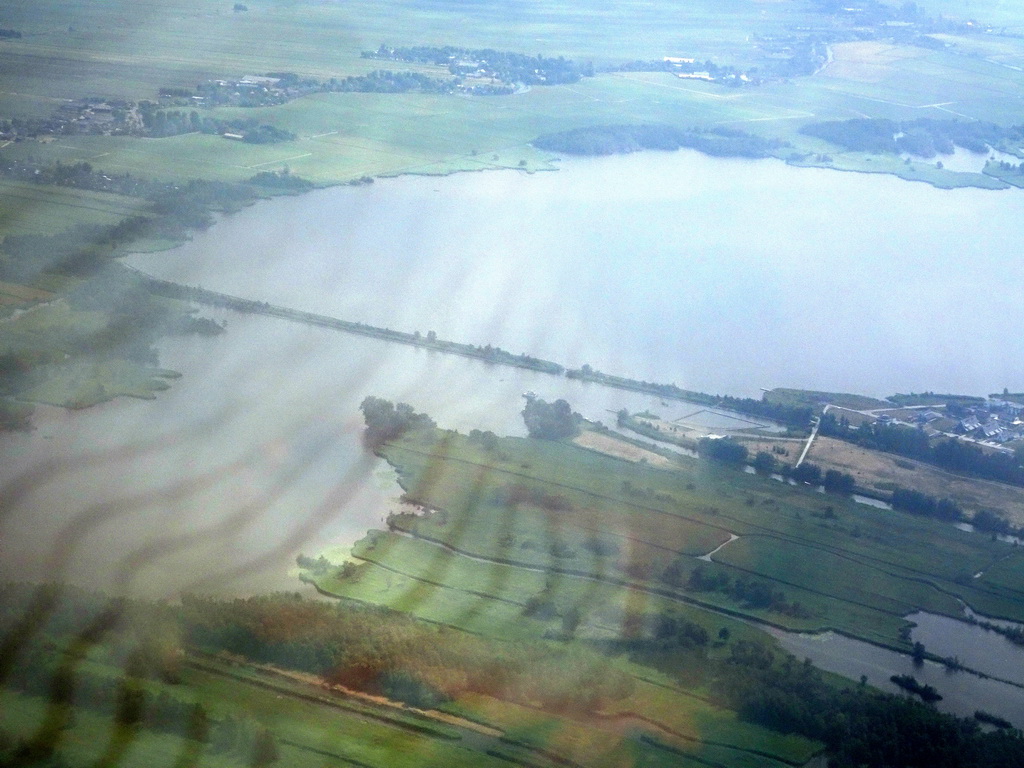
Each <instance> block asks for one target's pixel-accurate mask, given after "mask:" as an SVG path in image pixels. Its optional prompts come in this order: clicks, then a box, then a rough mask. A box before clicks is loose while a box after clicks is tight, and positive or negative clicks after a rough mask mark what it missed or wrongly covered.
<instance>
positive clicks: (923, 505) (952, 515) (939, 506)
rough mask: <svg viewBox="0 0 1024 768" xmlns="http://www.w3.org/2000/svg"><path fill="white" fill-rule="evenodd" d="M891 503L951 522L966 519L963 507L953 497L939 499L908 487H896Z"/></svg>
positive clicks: (916, 512) (915, 512)
mask: <svg viewBox="0 0 1024 768" xmlns="http://www.w3.org/2000/svg"><path fill="white" fill-rule="evenodd" d="M890 503H891V504H892V506H893V509H898V510H900V511H902V512H909V513H911V514H912V515H921V516H923V517H934V518H936V519H938V520H945V521H947V522H951V523H955V522H957V521H960V520H964V519H966V515H964V511H963V509H961V508H960V505H959V504H957V503H956V502H955V501H953V500H952V499H949V498H943V499H938V498H936V497H934V496H929V495H928V494H926V493H921V492H920V491H912V490H909V489H907V488H896V489H894V490H893V492H892V499H891V502H890Z"/></svg>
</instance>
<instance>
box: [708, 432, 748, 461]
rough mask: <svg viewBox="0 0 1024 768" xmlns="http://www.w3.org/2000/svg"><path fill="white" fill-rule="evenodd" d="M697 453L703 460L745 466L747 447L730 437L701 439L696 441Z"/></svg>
mask: <svg viewBox="0 0 1024 768" xmlns="http://www.w3.org/2000/svg"><path fill="white" fill-rule="evenodd" d="M697 453H699V454H700V455H701V457H703V458H705V459H713V460H714V461H721V462H724V463H726V464H746V462H747V447H746V446H745V445H743V443H740V442H737V441H736V440H733V439H732V438H731V437H723V438H710V437H702V438H701V439H700V440H698V441H697Z"/></svg>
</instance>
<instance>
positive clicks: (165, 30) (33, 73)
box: [0, 0, 1024, 231]
mask: <svg viewBox="0 0 1024 768" xmlns="http://www.w3.org/2000/svg"><path fill="white" fill-rule="evenodd" d="M247 5H248V7H249V10H248V11H245V12H233V11H232V10H231V6H230V4H223V5H221V4H213V3H210V2H206V1H205V0H176V1H175V2H173V3H164V2H155V1H154V0H149V1H148V2H140V3H130V2H127V0H115V1H114V2H110V3H90V2H73V3H57V2H56V1H55V0H44V2H42V3H39V2H28V0H14V1H13V2H11V3H8V4H6V6H5V8H4V10H3V12H2V13H0V23H2V24H4V25H5V26H7V27H9V28H15V29H18V30H19V31H21V32H22V33H23V37H22V38H20V39H12V40H4V41H0V67H2V68H3V71H4V73H5V77H4V88H3V90H2V91H0V114H2V115H37V116H45V115H49V114H51V113H52V112H53V110H54V109H55V108H56V106H58V105H59V104H60V103H62V100H68V99H76V98H81V97H83V96H89V95H93V96H103V97H107V98H115V97H116V98H130V99H135V100H139V99H147V98H148V99H153V98H155V97H156V95H157V91H158V89H159V88H160V87H164V86H172V87H188V88H191V87H194V86H195V85H196V84H197V83H198V82H201V81H203V80H208V79H212V78H220V77H239V76H243V75H246V74H261V73H265V72H271V71H292V72H296V73H298V74H300V75H304V76H312V77H317V78H322V79H327V78H330V77H343V76H346V75H353V74H362V73H365V72H367V71H370V70H372V69H378V68H390V69H409V68H412V69H419V70H421V71H425V72H434V73H443V70H441V69H440V68H436V67H430V66H419V65H416V66H413V67H409V66H407V65H405V64H402V63H400V62H381V61H373V60H367V59H362V58H360V52H361V51H363V50H366V49H373V48H376V47H377V46H378V45H379V44H381V43H389V44H394V45H415V44H423V45H445V44H452V45H463V46H467V47H487V46H489V47H494V48H496V49H499V50H513V51H523V52H527V53H534V52H536V53H541V54H543V55H546V56H558V55H564V56H566V57H569V58H575V59H579V60H591V61H594V62H595V64H596V65H598V67H599V68H600V66H601V65H609V64H618V63H622V62H626V61H631V60H634V59H660V58H661V57H662V56H666V55H672V56H691V57H695V58H697V59H698V60H704V59H710V60H712V61H714V62H715V63H717V64H735V65H737V66H742V67H746V66H751V65H756V63H757V61H758V58H759V57H760V56H763V55H764V53H763V51H759V50H758V49H757V39H758V36H759V35H761V36H769V37H771V36H782V35H784V34H785V33H786V30H788V29H790V28H791V27H792V26H794V25H796V26H808V25H810V26H813V25H814V24H820V23H821V20H822V17H820V16H815V15H814V14H812V13H811V11H810V9H809V8H804V7H803V6H793V5H789V4H786V5H781V4H771V5H770V6H769V5H766V4H763V3H755V2H746V1H744V0H731V1H730V2H727V3H720V2H710V0H700V2H696V3H687V5H686V9H685V11H683V12H681V11H680V10H679V8H678V5H677V4H674V3H670V2H667V0H657V1H656V2H653V3H650V4H646V5H644V6H642V7H637V6H635V5H606V6H602V7H600V8H592V9H588V11H587V13H586V15H585V19H584V18H583V17H582V16H581V11H580V9H579V7H578V6H577V5H576V4H573V3H568V2H564V1H562V2H558V1H557V0H556V1H555V2H544V3H525V2H516V3H507V2H496V1H495V0H488V1H487V2H480V3H473V4H467V5H462V6H460V7H459V10H457V11H453V10H450V9H445V8H443V7H441V6H438V5H434V4H426V5H424V4H421V3H413V2H396V3H389V4H387V5H381V4H374V3H368V2H365V0H363V1H361V2H353V3H344V4H336V3H314V2H301V1H297V2H272V1H270V0H266V1H263V0H254V2H252V3H248V4H247ZM926 10H927V9H926ZM966 10H967V9H961V12H962V13H966ZM969 10H970V13H971V15H976V16H977V17H978V18H984V14H985V13H986V12H991V13H992V14H993V16H994V17H999V15H1000V13H1001V8H1000V6H999V5H998V4H995V3H983V4H981V5H978V4H973V5H972V6H971V7H970V9H969ZM584 22H585V23H584ZM944 42H945V43H946V44H947V45H948V47H947V48H945V49H941V50H934V49H928V48H922V47H915V46H912V45H909V44H898V43H882V42H878V41H864V42H845V43H839V44H836V45H834V46H832V61H831V62H830V63H829V64H827V65H826V66H825V67H824V68H823V69H822V70H821V71H820V72H818V73H817V74H815V75H813V76H810V77H802V78H799V79H797V80H792V81H777V82H771V83H766V84H764V85H761V86H758V87H749V88H741V89H732V88H724V87H722V86H718V85H714V84H709V83H701V82H699V81H681V80H678V79H677V78H675V77H673V76H672V75H671V74H669V73H605V74H600V73H599V74H598V75H597V76H596V77H593V78H586V79H584V80H583V81H581V82H579V83H576V84H573V85H563V86H555V87H534V88H532V89H531V90H529V91H528V92H526V93H519V94H516V95H514V96H506V97H475V98H469V97H465V96H461V95H451V96H438V95H426V94H361V93H345V94H321V95H317V96H311V97H304V98H302V99H298V100H295V101H293V102H290V103H288V104H285V105H281V106H277V107H267V108H255V109H213V110H203V115H204V116H207V115H209V116H211V117H216V118H220V119H230V118H234V117H239V116H243V117H253V118H255V119H257V120H258V121H260V122H263V123H267V124H271V125H275V126H277V127H280V128H283V129H286V130H289V131H292V132H294V133H296V134H297V135H298V140H297V141H294V142H283V143H280V144H273V145H248V144H242V143H240V142H234V141H231V140H227V139H223V138H221V137H218V136H207V135H199V134H194V135H184V136H175V137H170V138H163V139H138V138H130V137H101V136H75V137H59V138H58V139H57V140H56V141H53V142H51V143H45V144H44V143H40V142H21V143H18V144H14V145H10V146H7V147H4V148H3V150H2V151H3V153H4V155H5V156H9V157H11V158H12V159H26V158H29V157H31V158H34V159H36V160H42V161H51V162H55V161H58V160H59V161H61V162H75V161H88V162H90V163H92V164H93V165H94V166H96V167H100V168H102V169H104V170H105V171H111V172H118V173H124V172H128V173H133V174H137V175H142V176H146V177H149V178H159V179H166V180H182V181H183V180H186V179H191V178H204V179H215V180H222V181H240V180H244V179H246V178H249V177H250V176H252V175H253V174H254V173H257V172H259V171H263V170H279V169H281V168H283V167H288V168H290V169H291V170H292V171H294V172H295V173H298V174H300V175H302V176H304V177H306V178H309V179H310V180H312V181H314V182H316V183H318V184H337V183H342V182H345V181H348V180H351V179H356V178H359V177H362V176H380V175H393V174H397V173H410V172H412V173H450V172H453V171H462V170H478V169H486V168H526V169H527V170H538V169H545V168H550V167H552V166H551V165H550V163H549V160H550V156H549V155H547V154H545V153H539V152H536V151H534V150H532V149H531V148H530V147H528V146H527V144H528V142H529V141H530V140H531V139H533V138H535V137H536V136H537V135H540V134H542V133H548V132H554V131H561V130H566V129H570V128H575V127H582V126H587V125H594V124H601V123H624V122H631V123H639V122H663V123H670V124H674V125H683V126H691V125H699V126H712V125H725V126H731V127H736V128H741V129H744V130H749V131H751V132H755V133H758V134H761V135H765V136H770V137H773V138H780V139H783V140H785V141H788V142H790V143H791V144H792V147H790V148H784V149H783V150H781V151H780V152H779V156H780V157H783V158H784V159H788V158H789V156H790V155H792V154H793V153H800V154H804V153H815V154H828V155H829V156H830V157H829V159H827V160H824V159H820V158H819V159H815V158H814V157H813V156H812V157H811V158H808V159H805V160H803V161H802V163H804V164H811V165H821V166H825V167H834V168H838V169H843V170H855V171H864V172H882V173H893V174H896V175H899V176H901V177H903V178H906V179H910V180H919V181H925V182H928V183H932V184H935V185H936V186H943V187H955V186H963V185H972V186H982V187H989V188H1003V187H1005V186H1006V184H1005V183H1003V182H1000V181H998V180H996V179H994V178H990V177H986V176H982V175H981V174H974V173H972V174H963V173H954V172H952V171H948V170H942V169H938V168H936V166H935V162H934V161H924V160H921V161H914V162H912V163H911V164H909V165H908V164H906V163H904V162H903V161H902V160H899V159H898V158H897V159H892V158H883V157H874V156H865V155H862V154H857V153H846V152H836V151H835V150H836V149H837V148H836V147H832V146H830V145H828V144H827V143H825V142H822V141H820V140H816V139H812V138H810V137H805V136H803V135H801V134H799V133H798V132H797V131H798V129H799V128H800V126H801V125H803V124H804V123H806V122H808V121H815V120H830V119H847V118H851V117H869V116H870V117H886V118H892V119H912V118H916V117H933V118H943V119H948V118H951V117H962V118H966V119H984V120H993V121H996V122H999V123H1002V124H1011V123H1013V122H1015V121H1016V120H1017V119H1018V117H1019V105H1018V98H1017V93H1018V92H1019V89H1020V87H1021V85H1022V84H1024V72H1020V71H1018V70H1017V69H1016V68H1014V67H1015V65H1014V64H1013V63H1012V62H1014V61H1017V60H1018V59H1019V58H1020V57H1021V56H1024V44H1022V43H1021V42H1020V41H1019V40H1017V39H1016V38H1012V37H1007V36H999V35H995V34H992V35H973V36H969V37H965V36H948V35H947V36H945V38H944ZM5 192H6V193H7V194H4V195H3V201H4V205H3V207H2V209H0V214H2V218H0V231H13V230H11V229H10V227H11V226H14V227H18V226H20V227H21V228H27V227H31V226H46V222H48V221H51V220H52V216H51V215H50V214H51V209H49V208H42V209H41V212H40V213H39V214H33V215H32V216H33V217H37V218H38V220H39V222H40V223H39V224H34V223H33V221H32V220H31V218H30V220H28V221H20V222H19V217H18V215H17V205H18V203H17V201H16V197H17V195H18V194H21V195H24V194H25V193H24V191H16V190H13V189H9V190H5ZM65 197H66V198H68V202H67V204H68V205H69V206H70V205H72V200H71V199H70V198H71V197H73V195H72V193H65ZM52 202H55V203H56V202H57V201H52ZM74 205H76V206H77V211H76V215H77V216H78V217H81V218H85V219H90V220H94V221H98V222H101V223H102V222H106V221H108V220H109V219H110V218H111V217H112V216H116V215H117V210H116V209H117V208H118V206H120V207H121V208H124V207H127V206H128V205H130V204H128V203H126V202H125V201H120V202H119V201H116V200H106V201H101V200H99V199H95V198H94V199H87V197H86V196H84V195H83V196H82V198H81V199H79V200H78V201H77V202H75V203H74ZM9 207H10V208H13V209H14V211H13V212H12V213H8V212H7V209H8V208H9ZM22 207H24V206H22ZM24 218H25V217H24V216H23V217H22V219H24Z"/></svg>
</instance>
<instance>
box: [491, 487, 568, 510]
mask: <svg viewBox="0 0 1024 768" xmlns="http://www.w3.org/2000/svg"><path fill="white" fill-rule="evenodd" d="M494 500H495V501H496V502H497V503H498V504H501V505H502V506H505V507H516V506H519V505H520V504H526V505H529V506H531V507H537V508H539V509H546V510H548V511H550V512H569V511H572V509H573V505H572V502H571V501H569V499H567V498H566V497H565V496H562V495H561V494H557V493H548V492H547V491H545V490H543V489H541V488H535V487H533V486H529V485H524V484H523V483H516V484H515V485H505V486H502V487H501V488H499V489H498V490H496V491H495V492H494Z"/></svg>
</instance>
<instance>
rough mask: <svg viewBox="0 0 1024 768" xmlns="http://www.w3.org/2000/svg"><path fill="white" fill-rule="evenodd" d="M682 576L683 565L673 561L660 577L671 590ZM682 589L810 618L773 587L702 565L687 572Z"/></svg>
mask: <svg viewBox="0 0 1024 768" xmlns="http://www.w3.org/2000/svg"><path fill="white" fill-rule="evenodd" d="M682 573H683V568H682V566H681V565H680V564H679V563H678V562H673V563H671V564H669V566H668V567H667V568H666V569H665V572H664V573H663V574H662V581H664V582H665V583H666V584H669V585H671V586H674V587H677V586H680V584H682ZM682 586H684V587H685V589H686V590H687V591H690V592H719V593H721V594H723V595H728V596H730V597H731V598H732V599H733V600H735V601H736V602H737V603H740V604H741V605H743V606H745V607H747V608H754V609H759V610H766V611H774V612H775V613H781V614H784V615H786V616H792V617H794V618H808V617H809V616H810V615H811V614H810V612H809V611H808V610H807V609H806V608H804V607H803V606H802V605H801V604H800V603H799V602H796V601H794V602H792V603H791V602H789V601H788V600H787V599H786V594H785V593H784V592H783V591H782V590H779V589H774V588H772V585H771V584H769V583H768V582H766V581H761V580H759V579H754V578H751V577H749V576H740V577H738V578H737V579H735V580H733V579H732V578H730V576H729V574H728V573H726V572H725V571H724V570H723V569H720V568H715V567H713V566H705V565H704V564H703V563H701V564H699V565H698V566H697V567H696V568H694V569H693V570H692V571H691V572H690V575H689V577H688V578H687V580H686V582H685V584H682Z"/></svg>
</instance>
